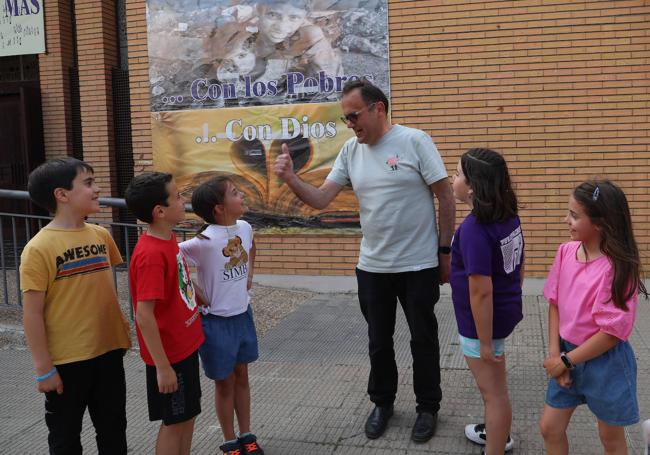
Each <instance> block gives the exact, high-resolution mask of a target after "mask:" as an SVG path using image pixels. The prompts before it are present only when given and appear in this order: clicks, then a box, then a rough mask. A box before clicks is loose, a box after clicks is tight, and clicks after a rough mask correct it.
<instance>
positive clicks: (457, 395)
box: [0, 294, 650, 455]
mask: <svg viewBox="0 0 650 455" xmlns="http://www.w3.org/2000/svg"><path fill="white" fill-rule="evenodd" d="M525 313H526V317H525V319H524V321H523V322H522V323H521V324H520V325H519V327H518V328H517V331H516V332H515V334H514V335H513V336H512V338H511V339H510V340H509V343H508V346H507V351H508V355H509V357H508V364H509V367H508V371H509V373H508V374H509V381H510V390H511V398H512V401H513V407H514V422H513V430H512V433H513V437H514V439H515V449H514V452H513V453H515V454H540V453H543V449H542V441H541V437H540V436H539V433H538V430H537V421H538V418H539V413H540V410H541V408H542V404H543V400H544V391H545V387H546V379H545V374H544V370H543V369H542V367H541V363H542V360H543V357H544V351H545V338H546V328H545V326H546V304H545V303H543V302H540V301H539V299H538V298H537V297H527V298H526V304H525ZM436 314H437V315H438V320H439V321H440V342H441V343H440V344H441V351H442V352H441V354H442V355H441V358H442V367H443V373H442V378H443V393H444V401H443V405H442V410H441V412H440V417H439V425H438V431H437V434H436V436H435V437H434V438H433V439H432V440H431V441H430V442H428V443H426V444H421V445H417V444H414V443H412V442H411V441H410V439H409V435H410V430H411V426H412V425H413V422H414V420H415V413H414V407H415V400H414V397H413V392H412V376H411V373H412V372H411V371H410V370H411V369H410V363H411V362H410V353H409V351H408V337H407V333H408V330H407V328H406V325H405V322H404V320H403V318H402V317H400V319H399V322H398V328H397V331H396V352H397V358H398V364H399V366H400V373H401V375H400V390H399V393H398V398H397V402H396V404H395V406H396V413H395V416H394V417H393V419H392V420H391V425H390V428H389V429H388V431H387V433H386V434H385V435H384V436H383V437H382V438H380V439H378V440H375V441H369V440H368V439H366V437H365V436H364V434H363V424H364V422H365V418H366V416H367V414H368V412H369V411H370V409H371V405H370V403H369V402H368V400H367V398H366V394H365V387H366V380H367V374H368V360H367V356H366V345H367V338H366V334H365V323H364V321H363V319H362V317H361V315H360V312H359V310H358V306H357V301H356V296H355V295H353V294H316V295H314V296H313V297H312V298H311V299H310V300H308V301H307V302H306V303H304V304H303V305H301V306H300V307H299V308H298V309H297V310H296V311H294V312H293V313H291V314H289V316H287V317H286V318H285V319H283V320H282V321H281V322H280V323H279V324H278V325H276V326H275V327H274V328H272V329H270V330H269V331H268V332H267V333H266V334H265V335H264V336H263V338H261V340H260V348H261V358H260V360H259V361H258V362H256V363H255V364H254V365H253V366H252V367H251V379H252V391H253V420H254V422H253V423H254V431H255V432H256V433H257V435H258V437H259V440H260V442H261V444H262V445H263V447H264V448H265V449H266V453H267V454H271V455H273V454H287V455H291V454H314V455H320V454H344V453H345V454H368V455H370V454H378V455H382V454H405V453H408V454H424V453H429V454H430V453H436V454H476V453H479V448H478V446H475V445H473V444H472V443H470V442H468V441H466V440H465V438H464V436H463V427H464V425H465V423H468V422H475V421H479V420H481V416H482V405H481V400H480V397H479V395H478V393H477V391H476V389H475V387H474V383H473V380H472V378H471V375H470V373H469V371H468V370H467V368H466V367H465V364H464V361H463V359H462V356H461V355H460V353H459V351H458V343H457V338H456V332H455V323H454V319H453V309H452V307H451V303H450V301H449V299H448V297H444V298H443V300H441V302H440V303H439V304H438V305H437V306H436ZM632 343H633V346H634V348H635V351H636V354H637V358H638V365H639V374H638V378H639V387H638V391H639V399H640V404H641V415H642V418H650V363H649V360H650V305H649V304H648V302H647V301H644V302H643V303H642V305H641V308H640V314H639V318H638V322H637V325H636V328H635V331H634V334H633V336H632ZM0 365H2V367H1V368H0V397H2V406H1V407H0V447H2V449H0V452H2V453H3V454H44V453H46V429H45V425H44V422H43V416H42V413H43V408H42V398H41V397H40V396H39V395H38V394H37V393H35V392H34V384H33V380H32V377H33V371H32V368H31V362H30V357H29V353H28V352H26V351H25V350H24V348H23V349H21V348H17V347H11V346H9V347H5V348H3V349H1V350H0ZM126 369H127V380H128V400H127V404H128V419H129V426H128V439H129V445H130V451H131V453H134V454H148V453H152V447H153V445H154V439H155V436H156V432H157V425H156V424H153V423H150V422H149V421H148V419H147V416H146V404H145V403H146V398H145V386H144V381H143V379H144V368H143V364H142V362H141V361H140V359H139V358H138V357H137V354H136V353H129V354H128V355H127V357H126ZM203 390H204V400H203V404H204V412H203V414H202V415H201V416H200V418H199V420H198V422H197V427H196V431H195V434H194V446H193V453H196V454H213V453H215V452H216V446H217V445H218V443H219V442H220V440H221V434H220V430H219V427H218V423H217V420H216V417H215V413H214V409H213V406H212V398H213V396H214V394H213V390H212V387H211V384H210V383H209V382H208V381H205V380H204V382H203ZM627 430H628V431H627V433H628V441H629V447H630V453H631V454H640V453H642V449H641V431H640V426H638V425H636V426H633V427H629V428H628V429H627ZM570 440H571V444H572V446H571V453H572V454H585V455H586V454H589V455H592V454H596V453H602V451H601V450H600V447H599V444H598V440H597V429H596V424H595V420H594V418H593V417H592V416H591V415H590V414H589V413H588V411H587V410H586V409H581V410H579V411H578V412H577V413H576V415H575V416H574V419H573V421H572V423H571V426H570ZM84 447H85V448H86V452H87V453H95V452H96V451H95V448H94V438H93V430H92V427H91V426H90V425H89V419H86V426H85V429H84Z"/></svg>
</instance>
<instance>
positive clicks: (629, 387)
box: [540, 180, 647, 455]
mask: <svg viewBox="0 0 650 455" xmlns="http://www.w3.org/2000/svg"><path fill="white" fill-rule="evenodd" d="M566 222H567V224H568V226H569V232H570V235H571V240H572V241H571V242H567V243H564V244H562V245H560V247H559V248H558V251H557V254H556V256H555V260H554V261H553V266H552V267H551V271H550V272H549V274H548V279H547V281H546V284H545V286H544V296H545V297H546V299H547V300H548V301H549V303H550V305H549V324H548V326H549V327H548V330H549V353H548V357H547V358H546V360H544V368H545V369H546V372H547V373H548V374H549V376H550V380H549V383H548V389H547V392H546V405H545V406H544V412H543V414H542V419H541V422H540V429H541V432H542V436H543V437H544V444H545V446H546V450H547V453H548V454H551V455H556V454H568V453H569V442H568V439H567V435H566V429H567V426H568V425H569V421H570V419H571V415H572V414H573V411H574V410H575V409H576V407H577V406H578V405H580V404H584V403H586V404H587V406H588V407H589V409H590V410H591V412H593V413H594V414H595V415H596V417H597V419H598V429H599V435H600V440H601V443H602V445H603V447H604V449H605V453H607V454H626V453H627V445H626V442H625V433H624V426H626V425H631V424H634V423H636V422H638V421H639V406H638V402H637V397H636V361H635V357H634V352H633V351H632V348H631V347H630V344H629V343H628V341H627V339H628V338H629V336H630V333H631V332H632V327H633V326H634V319H635V317H636V306H637V295H638V293H639V292H642V293H643V294H645V295H647V292H646V289H645V286H644V284H643V281H642V280H641V278H640V277H641V263H640V260H639V250H638V248H637V245H636V242H635V240H634V233H633V232H632V219H631V216H630V209H629V206H628V203H627V199H626V197H625V194H624V193H623V191H621V189H620V188H619V187H618V186H616V185H614V184H613V183H612V182H610V181H608V180H600V181H593V182H585V183H583V184H581V185H579V186H578V187H577V188H576V189H575V190H574V191H573V194H572V195H571V197H570V199H569V213H568V214H567V216H566Z"/></svg>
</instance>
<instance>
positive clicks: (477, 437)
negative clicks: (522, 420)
mask: <svg viewBox="0 0 650 455" xmlns="http://www.w3.org/2000/svg"><path fill="white" fill-rule="evenodd" d="M465 436H466V437H467V439H469V440H470V441H472V442H475V443H476V444H481V445H485V441H486V440H487V434H486V432H485V424H484V423H479V424H470V425H466V426H465ZM514 445H515V442H514V441H513V440H512V438H511V437H510V435H508V440H507V441H506V452H509V451H510V450H512V448H513V447H514Z"/></svg>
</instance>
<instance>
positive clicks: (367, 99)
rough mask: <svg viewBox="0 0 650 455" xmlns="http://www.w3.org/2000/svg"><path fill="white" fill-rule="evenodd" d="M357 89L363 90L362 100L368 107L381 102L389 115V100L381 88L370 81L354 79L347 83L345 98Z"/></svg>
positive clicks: (344, 90) (344, 91)
mask: <svg viewBox="0 0 650 455" xmlns="http://www.w3.org/2000/svg"><path fill="white" fill-rule="evenodd" d="M356 89H360V90H361V98H363V102H364V103H366V106H370V105H371V104H372V103H379V102H381V103H382V104H383V105H384V108H385V110H386V114H388V107H389V106H388V98H386V95H384V92H382V91H381V89H380V88H379V87H377V86H376V85H374V84H373V83H372V82H370V81H369V80H368V79H354V80H350V81H347V82H346V83H345V85H344V86H343V92H342V95H343V96H345V95H347V94H348V93H350V92H351V91H352V90H356Z"/></svg>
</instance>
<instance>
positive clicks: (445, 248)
mask: <svg viewBox="0 0 650 455" xmlns="http://www.w3.org/2000/svg"><path fill="white" fill-rule="evenodd" d="M438 254H451V247H450V246H439V247H438Z"/></svg>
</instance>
